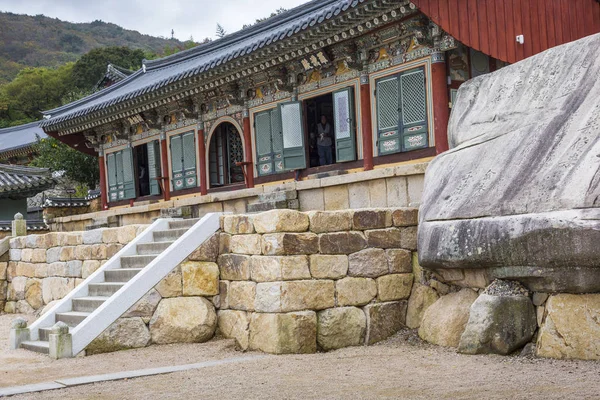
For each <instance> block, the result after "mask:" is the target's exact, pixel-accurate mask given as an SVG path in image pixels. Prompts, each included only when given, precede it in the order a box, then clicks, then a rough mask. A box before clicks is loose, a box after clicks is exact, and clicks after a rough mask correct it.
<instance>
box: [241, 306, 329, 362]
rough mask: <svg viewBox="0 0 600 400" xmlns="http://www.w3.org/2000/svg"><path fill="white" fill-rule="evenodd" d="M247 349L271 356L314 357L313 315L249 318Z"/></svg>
mask: <svg viewBox="0 0 600 400" xmlns="http://www.w3.org/2000/svg"><path fill="white" fill-rule="evenodd" d="M249 348H250V349H251V350H260V351H264V352H266V353H273V354H307V353H315V352H316V351H317V315H316V313H315V312H314V311H302V312H293V313H287V314H267V313H254V314H252V317H251V320H250V344H249Z"/></svg>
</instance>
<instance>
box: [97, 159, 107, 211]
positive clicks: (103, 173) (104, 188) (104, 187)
mask: <svg viewBox="0 0 600 400" xmlns="http://www.w3.org/2000/svg"><path fill="white" fill-rule="evenodd" d="M98 163H99V167H100V201H101V202H102V209H103V210H108V186H107V185H106V164H104V150H100V151H98Z"/></svg>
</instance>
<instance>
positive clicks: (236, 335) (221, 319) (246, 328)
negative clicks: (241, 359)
mask: <svg viewBox="0 0 600 400" xmlns="http://www.w3.org/2000/svg"><path fill="white" fill-rule="evenodd" d="M217 317H218V320H217V324H218V327H219V331H220V332H221V334H222V335H223V336H224V337H226V338H227V339H235V344H236V346H237V348H239V349H240V350H247V349H248V345H249V343H250V316H249V315H248V313H247V312H245V311H235V310H221V311H219V312H218V313H217Z"/></svg>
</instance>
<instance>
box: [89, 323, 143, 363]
mask: <svg viewBox="0 0 600 400" xmlns="http://www.w3.org/2000/svg"><path fill="white" fill-rule="evenodd" d="M148 344H150V332H149V331H148V327H147V326H146V324H145V323H144V321H143V320H142V318H140V317H136V318H119V319H118V320H116V321H115V322H114V323H113V324H112V325H111V326H109V327H108V329H106V330H105V331H104V332H102V333H101V334H100V336H98V337H97V338H96V339H94V340H93V341H92V343H90V344H89V345H88V346H87V347H86V349H85V352H86V354H87V355H91V354H100V353H110V352H113V351H119V350H126V349H136V348H140V347H146V346H147V345H148Z"/></svg>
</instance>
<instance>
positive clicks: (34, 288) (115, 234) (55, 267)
mask: <svg viewBox="0 0 600 400" xmlns="http://www.w3.org/2000/svg"><path fill="white" fill-rule="evenodd" d="M145 228H146V225H130V226H126V227H121V228H108V229H97V230H93V231H85V232H69V233H63V232H52V233H47V234H43V235H28V236H21V237H17V238H12V239H10V249H9V251H8V253H7V254H5V255H4V256H3V257H4V258H5V261H0V304H2V310H3V311H4V312H6V313H25V314H32V313H37V312H41V310H42V309H43V308H44V307H45V306H47V305H48V304H50V303H52V302H53V301H55V300H59V299H61V298H63V297H64V296H65V295H66V294H67V293H69V292H70V291H71V290H72V289H74V288H75V286H77V285H78V284H80V283H81V282H83V280H84V279H85V278H87V277H88V276H90V275H91V274H92V273H93V272H94V271H96V270H97V269H98V268H99V267H100V266H101V265H102V264H103V263H104V262H105V261H106V260H108V259H109V258H111V257H112V256H113V255H114V254H116V253H117V252H118V251H119V250H121V248H123V246H124V245H125V244H127V243H129V242H130V241H131V240H133V238H135V236H136V235H137V234H138V233H139V232H141V231H142V230H144V229H145Z"/></svg>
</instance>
